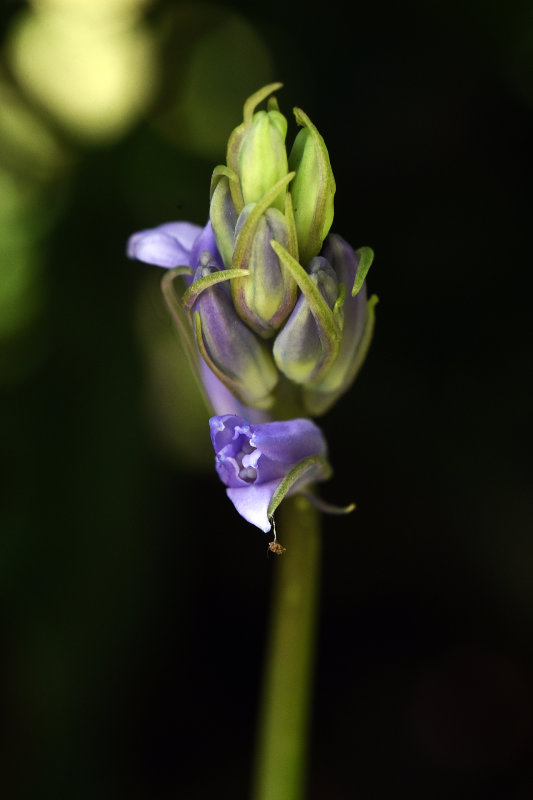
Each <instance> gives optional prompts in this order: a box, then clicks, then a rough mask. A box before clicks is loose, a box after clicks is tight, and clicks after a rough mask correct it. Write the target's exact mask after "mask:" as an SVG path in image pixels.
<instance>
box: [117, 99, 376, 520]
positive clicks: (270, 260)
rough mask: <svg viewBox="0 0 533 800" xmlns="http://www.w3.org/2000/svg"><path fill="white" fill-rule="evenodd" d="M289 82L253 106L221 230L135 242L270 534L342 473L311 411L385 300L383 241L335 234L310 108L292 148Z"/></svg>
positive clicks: (238, 132)
mask: <svg viewBox="0 0 533 800" xmlns="http://www.w3.org/2000/svg"><path fill="white" fill-rule="evenodd" d="M280 86H281V84H270V85H269V86H266V87H264V88H263V89H261V90H259V91H258V92H256V93H255V94H254V95H252V96H251V97H250V98H248V100H247V101H246V102H245V104H244V108H243V121H242V123H241V124H239V125H238V126H237V127H236V128H235V129H234V131H233V132H232V133H231V135H230V137H229V140H228V148H227V155H226V163H225V164H222V165H219V166H217V167H215V169H214V171H213V176H212V180H211V193H210V208H209V222H208V223H207V225H206V226H205V227H204V228H201V227H200V226H197V225H192V224H191V223H188V222H167V223H165V224H163V225H159V226H157V227H156V228H150V229H146V230H143V231H140V232H138V233H135V234H133V236H131V237H130V239H129V242H128V255H129V256H130V257H131V258H136V259H138V260H140V261H144V262H148V263H151V264H156V265H158V266H160V267H165V268H167V269H168V270H169V272H167V273H166V274H165V276H164V277H163V280H162V287H163V293H164V296H165V300H166V302H167V304H168V307H169V309H170V311H171V313H172V315H173V317H174V320H175V321H176V323H177V325H178V327H179V329H180V333H181V335H182V340H183V342H184V345H185V349H186V351H187V354H188V357H189V361H190V363H191V365H192V367H193V370H194V371H195V374H196V377H197V379H198V382H199V384H200V387H201V389H202V391H203V393H204V396H205V398H206V400H207V403H208V405H209V406H210V409H211V411H212V412H214V413H215V414H216V415H217V416H214V417H212V419H211V423H210V424H211V435H212V439H213V445H214V447H215V452H216V454H217V470H218V473H219V475H220V477H221V479H222V480H223V482H224V483H225V484H226V486H227V492H228V496H229V497H230V499H231V500H232V501H233V503H234V505H235V507H236V508H237V510H238V511H239V513H240V514H242V516H243V517H245V518H246V519H247V520H249V521H250V522H252V523H253V524H254V525H257V526H258V527H259V528H261V529H262V530H264V531H268V530H270V526H271V523H270V519H271V516H272V514H273V513H274V510H275V508H277V505H279V502H281V499H282V498H283V497H284V496H286V495H287V494H291V493H294V492H295V491H298V490H300V489H301V488H302V487H305V486H308V485H309V484H310V483H313V482H314V481H317V480H324V479H325V478H326V477H328V476H329V474H330V468H329V465H328V463H327V460H326V444H325V440H324V437H323V436H322V433H321V432H320V429H319V428H317V427H316V425H314V423H312V422H310V421H309V420H308V419H303V417H305V416H318V415H320V414H323V413H325V412H326V411H327V410H328V409H329V408H330V407H331V406H332V405H333V404H334V403H335V402H336V401H337V399H338V398H339V397H340V396H341V395H342V394H343V393H344V392H346V391H347V389H348V388H349V387H350V385H351V384H352V382H353V380H354V378H355V377H356V375H357V373H358V371H359V369H360V367H361V365H362V363H363V361H364V359H365V356H366V353H367V350H368V347H369V343H370V340H371V337H372V332H373V327H374V305H375V303H376V302H377V298H375V297H371V298H370V299H367V291H366V282H365V278H366V275H367V272H368V269H369V267H370V265H371V263H372V259H373V253H372V250H371V249H370V248H365V247H363V248H360V249H359V250H357V251H355V250H353V249H352V248H351V246H350V245H349V244H348V243H347V242H346V241H345V240H344V239H342V238H341V237H340V236H338V235H337V234H334V233H330V227H331V224H332V221H333V212H334V202H333V200H334V194H335V179H334V177H333V171H332V168H331V164H330V160H329V154H328V151H327V148H326V145H325V142H324V139H323V138H322V136H321V134H320V133H319V131H318V130H317V128H316V127H315V125H314V124H313V123H312V122H311V120H310V119H309V117H308V116H307V115H306V114H305V113H304V112H303V111H302V110H301V109H298V108H295V109H294V113H295V117H296V122H297V123H298V125H300V126H301V130H300V132H299V133H298V135H297V136H296V139H295V141H294V143H293V146H292V149H290V151H289V150H287V145H286V141H285V140H286V134H287V120H286V119H285V117H284V116H283V115H282V114H281V112H280V111H279V108H278V104H277V101H276V99H275V97H273V96H272V93H273V92H274V91H276V90H277V89H278V88H280ZM264 101H267V110H266V111H264V110H259V111H258V110H257V107H258V106H259V105H260V104H261V103H262V102H264ZM288 153H289V155H287V154H288ZM180 283H181V290H180ZM301 417H302V418H301ZM276 419H277V420H286V421H285V422H283V421H282V422H274V421H273V420H276ZM322 507H325V504H322ZM329 508H330V510H331V508H332V507H329Z"/></svg>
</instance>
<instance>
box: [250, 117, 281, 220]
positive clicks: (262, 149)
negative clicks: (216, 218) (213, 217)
mask: <svg viewBox="0 0 533 800" xmlns="http://www.w3.org/2000/svg"><path fill="white" fill-rule="evenodd" d="M286 134H287V120H286V119H285V117H284V116H283V114H280V112H279V111H275V110H274V111H258V112H257V113H256V114H254V116H253V122H252V125H251V127H250V130H249V131H248V132H247V134H246V136H245V137H244V139H243V142H242V146H241V149H240V152H239V172H238V174H239V180H240V183H241V191H242V198H243V201H244V203H245V205H247V204H248V203H257V202H259V200H261V198H262V197H263V195H265V194H266V193H267V192H268V190H269V189H270V188H271V187H272V186H273V185H274V184H275V183H277V182H278V181H279V180H280V179H281V178H283V177H285V175H287V173H288V171H289V165H288V162H287V151H286V149H285V136H286ZM285 191H286V190H285V189H282V190H281V191H280V193H279V194H278V196H277V197H276V198H275V199H274V200H273V202H272V205H273V206H274V207H275V208H277V209H279V210H280V211H283V209H284V207H285Z"/></svg>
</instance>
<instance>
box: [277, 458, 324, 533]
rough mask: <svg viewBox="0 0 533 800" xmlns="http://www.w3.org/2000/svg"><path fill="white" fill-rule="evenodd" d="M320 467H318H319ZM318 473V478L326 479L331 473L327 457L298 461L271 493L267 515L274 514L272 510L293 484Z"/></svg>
mask: <svg viewBox="0 0 533 800" xmlns="http://www.w3.org/2000/svg"><path fill="white" fill-rule="evenodd" d="M319 468H320V469H319ZM318 472H319V473H320V480H327V479H328V478H330V477H331V475H332V474H333V470H332V469H331V467H330V465H329V462H328V460H327V458H325V457H324V456H309V457H308V458H304V459H302V461H299V462H298V464H296V466H294V467H293V468H292V469H291V470H289V472H288V473H287V474H286V475H285V477H284V478H283V480H282V481H281V483H280V485H279V486H278V488H277V489H276V491H275V492H274V494H273V495H272V499H271V501H270V503H269V504H268V509H267V516H268V518H269V519H270V518H271V517H273V516H274V512H275V511H276V509H277V507H278V506H279V504H280V503H281V501H282V500H283V499H284V498H285V497H286V496H287V494H288V493H289V492H290V491H291V489H292V488H293V487H294V486H295V484H297V483H299V482H302V481H306V480H307V479H309V477H310V476H311V475H312V474H313V473H318Z"/></svg>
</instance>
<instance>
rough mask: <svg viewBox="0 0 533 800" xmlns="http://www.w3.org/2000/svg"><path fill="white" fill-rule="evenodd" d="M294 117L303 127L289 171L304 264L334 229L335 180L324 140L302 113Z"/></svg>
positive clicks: (301, 261) (292, 155)
mask: <svg viewBox="0 0 533 800" xmlns="http://www.w3.org/2000/svg"><path fill="white" fill-rule="evenodd" d="M294 115H295V117H296V122H298V124H299V125H303V126H304V128H303V129H302V130H301V131H300V133H299V134H298V136H297V137H296V139H295V140H294V144H293V147H292V150H291V154H290V156H289V168H290V169H291V170H293V171H294V172H295V173H296V176H295V178H294V180H293V181H292V184H291V195H292V204H293V208H294V220H295V224H296V232H297V235H298V246H299V249H300V263H301V264H304V265H305V264H307V263H308V262H309V261H310V260H311V258H313V257H314V256H316V255H318V253H319V252H320V249H321V247H322V242H323V241H324V239H325V238H326V236H327V234H328V231H329V229H330V228H331V223H332V222H333V195H334V194H335V179H334V177H333V172H332V170H331V164H330V162H329V155H328V151H327V148H326V145H325V144H324V139H323V138H322V136H321V135H320V134H319V132H318V131H317V129H316V128H315V126H314V125H313V123H312V122H311V120H310V119H309V117H308V116H307V115H306V114H304V112H303V111H301V110H300V109H299V108H295V109H294Z"/></svg>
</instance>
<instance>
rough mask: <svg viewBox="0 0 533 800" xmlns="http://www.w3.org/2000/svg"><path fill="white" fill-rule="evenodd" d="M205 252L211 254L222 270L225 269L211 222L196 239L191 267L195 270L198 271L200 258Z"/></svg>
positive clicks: (192, 250) (192, 249) (192, 251)
mask: <svg viewBox="0 0 533 800" xmlns="http://www.w3.org/2000/svg"><path fill="white" fill-rule="evenodd" d="M204 250H207V251H208V252H209V253H211V255H212V256H213V261H214V262H215V263H216V265H217V266H218V267H220V269H223V268H224V265H223V264H222V259H221V258H220V254H219V252H218V248H217V245H216V242H215V235H214V233H213V228H212V227H211V222H208V223H207V225H206V226H205V228H202V229H201V231H200V234H199V236H198V237H197V238H196V239H195V242H194V245H193V247H192V248H191V267H192V268H193V269H196V267H197V266H198V264H199V263H200V256H201V255H202V253H203V251H204Z"/></svg>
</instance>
